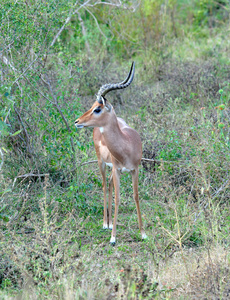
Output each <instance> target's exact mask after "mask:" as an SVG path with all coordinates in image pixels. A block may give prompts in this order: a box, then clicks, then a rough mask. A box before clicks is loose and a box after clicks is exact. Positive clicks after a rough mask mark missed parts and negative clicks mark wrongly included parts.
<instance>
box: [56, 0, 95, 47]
mask: <svg viewBox="0 0 230 300" xmlns="http://www.w3.org/2000/svg"><path fill="white" fill-rule="evenodd" d="M90 1H91V0H87V1H86V2H85V3H83V4H82V5H80V6H79V7H78V8H77V9H76V10H74V11H73V10H72V12H70V15H69V16H68V18H66V20H65V23H64V24H63V25H62V27H61V28H60V30H59V31H58V33H57V34H56V35H55V37H54V39H53V41H52V43H51V44H50V47H52V46H53V45H54V43H55V42H56V40H57V39H58V37H59V36H60V34H61V33H62V31H63V30H64V28H65V27H66V25H67V24H68V23H69V21H70V20H71V18H72V16H73V15H75V14H76V13H77V12H78V11H79V10H80V9H81V8H82V7H84V6H86V5H87V4H88V3H89V2H90ZM77 4H78V0H77V1H76V2H75V4H74V6H73V7H76V6H77Z"/></svg>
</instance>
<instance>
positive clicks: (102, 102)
mask: <svg viewBox="0 0 230 300" xmlns="http://www.w3.org/2000/svg"><path fill="white" fill-rule="evenodd" d="M98 103H99V104H103V105H106V99H105V97H104V96H101V97H100V99H99V100H98Z"/></svg>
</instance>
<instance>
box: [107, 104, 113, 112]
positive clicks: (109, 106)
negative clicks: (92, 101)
mask: <svg viewBox="0 0 230 300" xmlns="http://www.w3.org/2000/svg"><path fill="white" fill-rule="evenodd" d="M105 108H106V109H107V110H108V111H109V112H110V111H111V108H112V106H111V105H110V104H109V103H107V104H106V105H105Z"/></svg>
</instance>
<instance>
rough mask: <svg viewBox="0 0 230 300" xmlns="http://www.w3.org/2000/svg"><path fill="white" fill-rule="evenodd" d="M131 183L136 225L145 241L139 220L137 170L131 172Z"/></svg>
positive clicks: (140, 220)
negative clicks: (136, 218) (135, 209)
mask: <svg viewBox="0 0 230 300" xmlns="http://www.w3.org/2000/svg"><path fill="white" fill-rule="evenodd" d="M132 181H133V198H134V200H135V203H136V208H137V216H138V224H139V229H140V232H141V237H142V239H143V240H144V239H146V238H147V236H146V234H145V231H144V229H143V225H142V219H141V210H140V205H139V195H138V169H135V170H133V171H132Z"/></svg>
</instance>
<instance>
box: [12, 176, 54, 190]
mask: <svg viewBox="0 0 230 300" xmlns="http://www.w3.org/2000/svg"><path fill="white" fill-rule="evenodd" d="M46 176H49V173H45V174H33V173H28V174H23V175H18V176H16V177H15V178H14V182H13V185H12V187H14V185H15V183H16V181H17V179H18V178H25V179H26V178H28V177H46Z"/></svg>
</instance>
